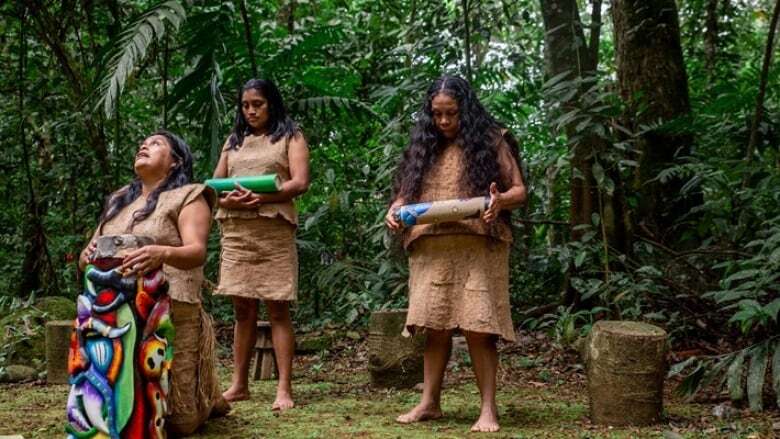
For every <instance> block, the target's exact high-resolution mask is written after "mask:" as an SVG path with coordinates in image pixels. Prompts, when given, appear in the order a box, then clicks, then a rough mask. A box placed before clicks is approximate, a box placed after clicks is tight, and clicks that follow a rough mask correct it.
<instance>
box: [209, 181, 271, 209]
mask: <svg viewBox="0 0 780 439" xmlns="http://www.w3.org/2000/svg"><path fill="white" fill-rule="evenodd" d="M260 200H261V199H260V196H259V195H258V194H255V193H254V192H252V191H250V190H249V189H247V188H245V187H243V186H241V185H240V184H238V183H236V188H235V189H233V190H232V191H230V192H228V193H227V195H225V196H224V197H221V198H220V199H219V206H220V207H224V208H225V209H242V210H249V209H254V208H255V207H257V206H258V205H259V204H260V203H261V201H260Z"/></svg>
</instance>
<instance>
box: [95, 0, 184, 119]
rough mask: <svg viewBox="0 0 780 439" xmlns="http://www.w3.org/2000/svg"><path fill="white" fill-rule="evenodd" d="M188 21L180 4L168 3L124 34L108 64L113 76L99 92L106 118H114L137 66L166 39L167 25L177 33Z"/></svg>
mask: <svg viewBox="0 0 780 439" xmlns="http://www.w3.org/2000/svg"><path fill="white" fill-rule="evenodd" d="M185 19H186V13H185V11H184V7H182V5H181V4H180V3H179V2H178V1H175V0H168V1H165V2H161V3H159V4H157V5H155V6H153V7H152V8H150V9H149V10H148V11H146V12H144V13H143V14H141V16H140V17H139V18H138V19H137V20H135V21H134V22H132V23H131V24H130V25H129V27H128V28H127V29H125V30H124V31H122V33H121V34H120V35H119V41H117V42H116V43H113V44H112V46H113V47H115V49H114V52H115V53H114V54H112V55H111V56H110V58H109V61H108V66H109V67H108V69H109V72H110V73H109V75H108V76H106V77H105V79H104V80H103V82H102V83H101V85H100V87H99V89H98V92H99V93H100V97H99V100H98V105H100V104H102V105H103V111H104V112H105V114H106V116H107V117H111V116H112V115H113V114H114V112H115V110H116V105H117V101H118V99H119V95H120V94H121V93H122V90H123V89H124V88H125V83H126V82H127V80H128V78H130V76H131V75H132V73H133V71H134V70H135V69H136V67H137V66H138V64H139V63H141V62H143V61H144V59H145V58H146V54H147V52H148V51H149V48H150V46H151V45H152V44H153V43H154V42H159V41H162V39H163V38H165V36H166V24H165V23H166V22H167V23H168V24H169V25H170V26H171V27H173V29H174V31H176V30H178V29H179V26H180V25H181V23H182V22H183V21H184V20H185Z"/></svg>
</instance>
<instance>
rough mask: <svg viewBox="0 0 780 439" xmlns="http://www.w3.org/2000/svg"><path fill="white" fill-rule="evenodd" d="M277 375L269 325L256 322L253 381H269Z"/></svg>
mask: <svg viewBox="0 0 780 439" xmlns="http://www.w3.org/2000/svg"><path fill="white" fill-rule="evenodd" d="M278 374H279V371H278V370H277V369H276V357H275V356H274V345H273V342H272V340H271V323H269V322H257V342H256V343H255V371H254V374H253V376H254V380H255V381H257V380H271V379H274V378H275V377H276V376H277V375H278Z"/></svg>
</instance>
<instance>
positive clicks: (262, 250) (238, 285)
mask: <svg viewBox="0 0 780 439" xmlns="http://www.w3.org/2000/svg"><path fill="white" fill-rule="evenodd" d="M288 146H289V139H285V138H282V139H280V140H279V141H278V142H274V143H271V140H270V137H269V136H266V135H261V136H254V135H250V136H247V137H245V138H244V143H243V144H242V145H241V147H240V148H238V149H228V148H227V144H226V147H225V148H224V149H223V151H224V152H225V153H226V154H227V166H228V177H244V176H253V175H263V174H272V173H275V174H278V175H279V177H280V178H281V180H282V181H288V180H290V161H289V158H288V155H287V149H288ZM216 217H217V220H219V224H220V231H221V232H222V239H221V244H222V252H221V255H220V266H219V286H218V287H217V289H216V291H215V294H222V295H230V296H239V297H244V298H248V299H260V300H280V301H293V300H296V298H297V295H298V251H297V249H296V247H295V230H296V228H297V224H298V213H297V212H296V210H295V205H294V204H293V202H292V200H290V201H286V202H282V203H263V204H260V205H259V206H258V207H257V208H256V209H252V210H238V209H224V208H220V209H219V210H218V211H217V215H216Z"/></svg>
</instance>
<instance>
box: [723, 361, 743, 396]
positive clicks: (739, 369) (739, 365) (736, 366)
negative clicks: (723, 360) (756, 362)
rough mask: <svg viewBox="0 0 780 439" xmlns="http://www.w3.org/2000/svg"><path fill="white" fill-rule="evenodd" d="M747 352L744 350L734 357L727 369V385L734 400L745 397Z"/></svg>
mask: <svg viewBox="0 0 780 439" xmlns="http://www.w3.org/2000/svg"><path fill="white" fill-rule="evenodd" d="M745 353H746V351H742V352H740V353H739V354H737V356H736V357H735V358H734V360H733V361H732V362H731V364H730V365H729V368H728V370H727V371H726V376H727V377H728V378H727V380H728V381H727V386H728V389H729V397H730V398H731V400H732V401H740V400H741V399H742V398H744V397H745V389H744V386H743V381H742V374H743V371H744V367H743V366H744V364H745Z"/></svg>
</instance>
